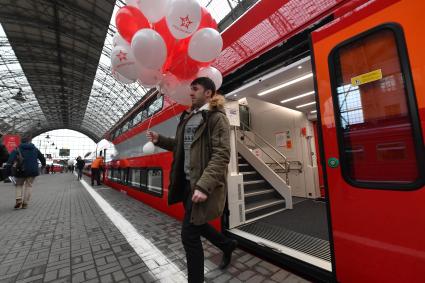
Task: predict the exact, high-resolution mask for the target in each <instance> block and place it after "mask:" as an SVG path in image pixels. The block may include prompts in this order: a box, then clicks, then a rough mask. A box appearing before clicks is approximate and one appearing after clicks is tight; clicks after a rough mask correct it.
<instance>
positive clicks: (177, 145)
mask: <svg viewBox="0 0 425 283" xmlns="http://www.w3.org/2000/svg"><path fill="white" fill-rule="evenodd" d="M188 95H190V97H191V99H192V109H191V110H192V111H190V112H188V111H185V112H183V114H182V115H181V117H180V123H179V124H178V126H177V131H176V135H175V138H168V137H165V136H162V135H159V134H158V133H156V132H153V131H148V133H147V137H148V139H149V140H150V141H151V142H153V143H154V144H155V145H157V146H159V147H161V148H164V149H166V150H170V151H173V153H174V154H173V164H172V167H171V173H170V184H169V188H168V204H175V203H179V202H182V203H183V206H184V208H185V215H184V219H183V225H182V232H181V237H182V242H183V247H184V249H185V251H186V259H187V270H188V281H189V283H198V282H204V251H203V248H202V242H201V236H203V237H205V238H206V239H208V240H209V241H210V242H211V243H212V244H214V245H215V246H216V247H218V248H219V249H220V250H222V251H223V258H222V262H221V264H220V266H219V267H220V268H221V269H224V268H226V267H227V266H228V265H229V263H230V261H231V257H232V252H233V250H234V249H235V248H236V246H237V242H236V241H235V240H231V239H230V238H228V237H225V236H224V235H223V234H222V233H220V232H218V231H217V230H215V229H214V228H213V227H212V226H211V225H210V224H209V223H208V222H209V221H211V220H213V219H215V218H217V217H220V216H221V215H222V213H223V210H224V206H225V202H226V195H227V184H226V182H227V179H226V177H227V165H228V163H229V160H230V134H229V129H230V126H229V121H228V120H227V117H226V114H225V112H224V102H225V100H224V97H223V96H220V95H215V85H214V82H213V81H212V80H211V79H209V78H206V77H200V78H197V79H195V80H194V81H193V82H192V83H191V92H190V94H188Z"/></svg>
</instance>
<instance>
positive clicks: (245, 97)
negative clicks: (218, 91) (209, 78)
mask: <svg viewBox="0 0 425 283" xmlns="http://www.w3.org/2000/svg"><path fill="white" fill-rule="evenodd" d="M226 98H227V99H228V100H233V102H230V103H229V107H230V108H232V107H233V108H235V107H236V108H237V110H238V111H239V115H238V117H239V121H236V123H237V124H238V126H236V125H235V126H232V127H231V140H232V142H231V145H232V156H231V162H230V165H229V177H228V207H229V215H228V221H227V224H226V225H227V231H228V232H229V233H230V234H232V235H233V236H235V237H237V238H240V239H244V240H246V241H249V242H250V243H252V245H253V246H255V245H257V246H261V248H262V249H269V250H270V251H271V252H272V253H274V254H277V255H282V257H286V258H288V257H290V258H293V259H295V260H296V261H301V262H304V263H308V264H310V265H312V266H314V267H316V268H319V269H321V270H324V271H326V272H330V271H332V264H331V249H330V241H329V228H328V219H327V207H326V206H327V203H326V202H325V195H324V184H323V181H322V179H323V178H322V177H321V169H320V168H319V167H320V163H319V160H318V158H319V156H318V152H319V149H318V140H317V130H316V126H317V125H316V120H317V118H316V106H315V92H314V82H313V74H312V67H311V59H310V57H306V58H303V59H301V60H299V61H297V62H295V63H291V64H288V65H286V66H284V67H282V68H280V69H278V70H275V71H273V72H271V73H268V74H266V75H264V76H262V77H260V78H256V79H255V80H252V81H251V82H248V83H246V84H244V86H243V87H241V88H239V89H236V90H235V91H232V92H231V93H229V94H227V95H226ZM236 120H238V119H236ZM231 124H232V123H231Z"/></svg>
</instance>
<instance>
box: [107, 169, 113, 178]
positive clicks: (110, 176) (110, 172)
mask: <svg viewBox="0 0 425 283" xmlns="http://www.w3.org/2000/svg"><path fill="white" fill-rule="evenodd" d="M106 173H107V176H108V179H109V180H112V168H107V169H106Z"/></svg>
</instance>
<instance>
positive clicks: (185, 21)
mask: <svg viewBox="0 0 425 283" xmlns="http://www.w3.org/2000/svg"><path fill="white" fill-rule="evenodd" d="M180 20H182V23H181V25H180V26H181V27H185V28H186V29H189V26H190V25H191V24H193V22H192V21H191V20H190V19H189V15H187V16H186V17H184V18H183V17H180Z"/></svg>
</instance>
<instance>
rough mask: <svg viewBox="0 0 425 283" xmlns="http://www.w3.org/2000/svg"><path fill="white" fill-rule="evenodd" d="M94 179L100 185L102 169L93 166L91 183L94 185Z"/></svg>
mask: <svg viewBox="0 0 425 283" xmlns="http://www.w3.org/2000/svg"><path fill="white" fill-rule="evenodd" d="M94 180H96V182H97V185H98V186H99V185H100V169H99V168H92V169H91V184H92V186H93V185H94Z"/></svg>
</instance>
